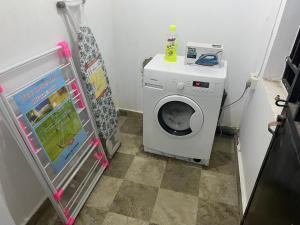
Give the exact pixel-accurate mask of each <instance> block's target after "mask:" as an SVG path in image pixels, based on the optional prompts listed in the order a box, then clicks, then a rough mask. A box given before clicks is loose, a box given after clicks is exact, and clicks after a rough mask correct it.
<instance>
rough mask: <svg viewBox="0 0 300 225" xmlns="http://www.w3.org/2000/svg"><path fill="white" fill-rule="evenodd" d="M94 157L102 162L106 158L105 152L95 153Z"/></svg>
mask: <svg viewBox="0 0 300 225" xmlns="http://www.w3.org/2000/svg"><path fill="white" fill-rule="evenodd" d="M93 156H94V157H95V158H96V159H97V160H98V161H101V160H102V159H103V158H104V152H94V154H93Z"/></svg>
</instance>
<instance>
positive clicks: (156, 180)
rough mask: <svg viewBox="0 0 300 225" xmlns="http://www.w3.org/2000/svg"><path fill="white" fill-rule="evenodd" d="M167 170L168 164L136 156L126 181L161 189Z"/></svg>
mask: <svg viewBox="0 0 300 225" xmlns="http://www.w3.org/2000/svg"><path fill="white" fill-rule="evenodd" d="M165 168H166V162H165V161H163V160H158V159H154V158H145V157H138V156H136V157H135V158H134V160H133V162H132V163H131V166H130V168H129V169H128V171H127V174H126V176H125V179H127V180H130V181H133V182H136V183H140V184H145V185H150V186H155V187H159V186H160V183H161V180H162V177H163V174H164V171H165Z"/></svg>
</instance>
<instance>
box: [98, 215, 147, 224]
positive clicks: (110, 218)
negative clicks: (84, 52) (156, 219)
mask: <svg viewBox="0 0 300 225" xmlns="http://www.w3.org/2000/svg"><path fill="white" fill-rule="evenodd" d="M148 224H149V223H148V222H146V221H143V220H139V219H135V218H132V217H128V216H124V215H120V214H117V213H112V212H109V213H107V215H106V217H105V219H104V222H103V224H102V225H148Z"/></svg>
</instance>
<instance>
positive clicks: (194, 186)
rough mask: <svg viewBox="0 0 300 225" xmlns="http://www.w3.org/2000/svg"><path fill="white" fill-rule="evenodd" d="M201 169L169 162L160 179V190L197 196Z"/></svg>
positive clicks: (173, 161) (178, 162)
mask: <svg viewBox="0 0 300 225" xmlns="http://www.w3.org/2000/svg"><path fill="white" fill-rule="evenodd" d="M200 176H201V169H200V168H196V167H191V166H187V165H184V164H183V163H182V162H180V161H175V160H169V161H168V162H167V167H166V169H165V174H164V176H163V179H162V183H161V188H165V189H169V190H173V191H177V192H183V193H187V194H192V195H196V196H198V193H199V182H200Z"/></svg>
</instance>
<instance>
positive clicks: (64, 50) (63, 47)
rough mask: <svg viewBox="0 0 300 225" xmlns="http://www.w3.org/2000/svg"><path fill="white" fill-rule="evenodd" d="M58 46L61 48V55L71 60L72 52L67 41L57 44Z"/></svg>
mask: <svg viewBox="0 0 300 225" xmlns="http://www.w3.org/2000/svg"><path fill="white" fill-rule="evenodd" d="M57 45H58V46H61V51H60V55H61V56H64V57H66V58H70V57H71V56H72V53H71V50H70V48H69V45H68V43H67V42H66V41H59V42H58V43H57Z"/></svg>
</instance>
